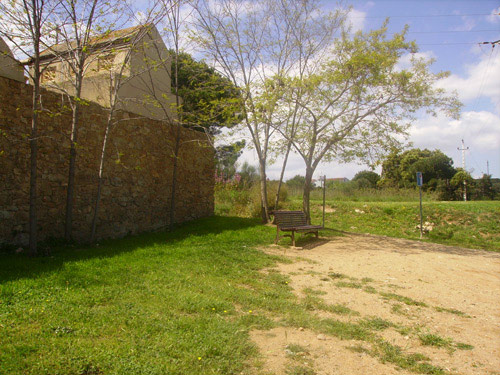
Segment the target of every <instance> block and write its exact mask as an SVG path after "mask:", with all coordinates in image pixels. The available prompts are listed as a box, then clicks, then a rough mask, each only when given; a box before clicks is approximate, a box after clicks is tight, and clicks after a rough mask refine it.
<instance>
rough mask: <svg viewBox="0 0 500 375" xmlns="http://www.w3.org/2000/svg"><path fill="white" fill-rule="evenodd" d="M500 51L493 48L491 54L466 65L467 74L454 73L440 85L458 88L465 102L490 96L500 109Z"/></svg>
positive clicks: (451, 88)
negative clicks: (463, 75) (462, 75)
mask: <svg viewBox="0 0 500 375" xmlns="http://www.w3.org/2000/svg"><path fill="white" fill-rule="evenodd" d="M499 82H500V53H499V52H498V49H497V50H492V51H491V55H490V54H488V55H483V56H481V61H480V62H479V63H477V64H475V65H469V66H467V67H466V76H465V77H460V76H458V75H456V74H452V75H451V76H450V77H448V78H445V79H442V80H441V81H440V82H438V86H439V87H443V88H446V89H448V90H456V91H457V93H458V95H459V98H460V100H462V101H463V102H466V103H467V102H469V104H474V102H475V101H476V100H477V99H478V98H480V97H488V98H490V100H491V101H492V103H493V104H494V105H496V106H497V110H499V111H500V84H499Z"/></svg>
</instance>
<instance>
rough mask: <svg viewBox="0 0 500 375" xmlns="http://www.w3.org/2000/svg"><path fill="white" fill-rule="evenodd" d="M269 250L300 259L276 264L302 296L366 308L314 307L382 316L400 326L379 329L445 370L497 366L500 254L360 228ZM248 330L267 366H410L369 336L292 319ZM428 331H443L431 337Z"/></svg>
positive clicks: (278, 370) (496, 370)
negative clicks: (378, 352) (341, 335)
mask: <svg viewBox="0 0 500 375" xmlns="http://www.w3.org/2000/svg"><path fill="white" fill-rule="evenodd" d="M265 251H266V252H269V253H272V254H279V255H285V256H287V257H290V258H292V259H293V260H294V261H293V262H292V263H290V264H280V265H279V266H278V270H279V271H280V272H281V273H283V274H286V275H288V276H289V277H290V283H289V285H290V286H291V287H292V288H293V291H294V293H296V294H297V296H298V297H299V298H304V297H305V296H306V294H307V293H311V290H312V291H313V293H314V295H315V296H317V297H320V298H321V299H322V300H323V301H324V302H325V303H327V304H331V305H338V304H341V305H344V306H346V307H348V308H350V309H352V310H354V311H355V312H358V313H359V315H358V314H350V315H349V314H348V315H335V314H333V313H331V312H326V311H322V310H317V311H314V314H317V315H318V316H320V317H325V318H326V317H328V318H333V319H337V320H340V321H344V322H359V321H360V320H362V319H367V318H374V317H376V318H380V319H383V320H384V321H387V322H390V323H392V324H393V326H392V327H388V328H386V329H382V330H380V331H377V334H378V335H380V336H381V337H383V339H385V340H386V341H387V342H389V343H391V344H393V345H397V346H399V347H400V348H401V349H402V350H403V351H404V352H405V353H408V354H411V353H421V354H423V355H425V356H427V357H428V358H429V363H431V364H432V365H434V366H439V367H440V368H442V369H444V370H445V371H446V372H447V373H450V374H488V375H491V374H500V254H498V253H491V252H485V251H480V250H470V249H463V248H457V247H450V246H444V245H437V244H428V243H422V242H417V241H409V240H402V239H394V238H387V237H380V236H371V235H353V234H349V235H346V236H344V237H336V238H334V239H332V240H329V241H327V240H321V239H320V240H317V241H313V240H311V242H310V243H309V245H307V246H305V247H304V248H286V249H285V248H282V247H272V248H268V249H266V250H265ZM429 335H433V336H429ZM251 337H252V339H253V340H254V342H255V343H256V344H257V345H258V347H259V349H260V352H261V354H262V356H263V360H264V362H265V364H264V369H265V372H266V373H270V374H277V375H279V374H294V373H297V374H301V373H302V374H309V373H310V374H313V373H314V374H368V373H371V374H407V373H409V372H408V371H407V370H402V369H398V368H397V366H396V365H394V364H392V363H382V361H381V359H380V358H377V357H376V356H373V355H372V354H370V344H369V343H367V342H363V341H353V340H340V339H338V338H335V337H331V336H328V335H323V334H318V332H313V331H311V330H307V329H303V328H289V327H288V328H286V327H279V328H274V329H272V330H267V331H252V332H251ZM425 337H427V338H432V337H434V338H436V337H437V338H438V339H437V341H434V345H424V342H423V341H422V338H425ZM439 339H441V340H439ZM463 344H467V345H463ZM294 345H295V346H294ZM353 347H354V348H356V347H357V348H358V350H352V348H353ZM297 348H299V349H297ZM349 348H351V349H349ZM360 348H361V349H362V350H359V349H360ZM363 348H364V349H366V350H364V349H363ZM294 369H295V370H294ZM307 369H309V370H310V371H311V372H309V373H308V372H307V371H306V370H307ZM309 370H308V371H309ZM294 371H295V372H294ZM301 371H302V372H301Z"/></svg>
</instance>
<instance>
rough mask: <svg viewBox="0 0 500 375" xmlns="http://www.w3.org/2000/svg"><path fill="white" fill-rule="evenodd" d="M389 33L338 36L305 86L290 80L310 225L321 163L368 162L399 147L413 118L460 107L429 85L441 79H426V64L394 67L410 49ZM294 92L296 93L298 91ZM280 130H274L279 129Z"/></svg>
mask: <svg viewBox="0 0 500 375" xmlns="http://www.w3.org/2000/svg"><path fill="white" fill-rule="evenodd" d="M386 33H387V27H386V25H383V27H382V28H380V29H379V30H375V31H371V32H369V33H363V32H358V33H356V34H355V35H354V36H353V37H351V36H350V35H349V34H348V33H343V34H342V36H341V37H340V38H339V39H338V40H337V41H336V43H335V44H334V46H333V48H332V49H331V50H330V54H329V55H328V59H327V60H325V61H324V62H323V64H322V65H321V67H320V69H319V70H318V71H315V72H313V73H312V74H309V75H308V76H307V77H305V78H304V79H300V80H299V79H297V78H296V77H293V76H292V77H290V78H289V79H288V81H287V84H286V86H288V87H290V90H289V91H288V92H286V93H285V95H284V98H286V100H287V101H293V102H297V103H298V104H299V105H300V107H301V108H302V109H303V110H304V116H303V118H302V121H301V123H300V124H298V128H297V131H296V134H295V137H294V138H293V139H292V138H291V137H288V136H287V134H286V133H285V132H283V131H280V132H281V134H282V135H283V136H284V137H286V138H289V139H290V140H291V141H292V142H293V146H294V148H295V150H296V152H297V153H298V154H299V155H300V156H301V157H302V159H303V160H304V162H305V165H306V174H305V178H306V181H305V185H304V196H303V210H304V212H305V213H306V215H307V217H310V211H309V206H310V203H309V197H310V192H311V189H312V177H313V174H314V171H315V170H316V167H317V166H318V164H319V163H320V162H321V161H323V160H326V161H331V160H342V161H351V160H354V159H359V160H363V161H365V162H368V163H370V162H372V163H373V161H374V160H376V159H379V158H380V157H381V156H382V155H383V154H385V153H387V152H389V151H390V150H392V149H394V148H396V147H398V146H400V145H401V140H400V139H398V138H397V136H398V135H405V134H406V132H407V129H408V127H409V125H410V123H411V120H412V119H413V114H414V113H415V112H416V111H417V110H419V109H421V108H426V109H427V110H428V111H429V112H431V113H433V110H435V109H436V108H441V109H443V110H444V111H446V113H448V114H450V115H456V114H457V113H458V108H459V102H458V100H457V99H456V98H455V96H447V95H446V94H445V91H444V89H437V88H435V85H434V84H435V82H436V81H437V80H438V79H440V78H442V77H445V76H446V75H447V74H446V73H442V72H441V73H437V74H434V73H432V72H430V71H429V66H430V65H431V63H432V62H433V61H432V60H426V59H423V58H417V57H412V59H411V65H410V67H409V68H406V69H401V68H400V67H399V66H398V65H397V64H398V61H399V60H400V58H401V57H402V56H403V54H404V53H406V52H414V51H415V50H416V46H415V44H414V43H412V42H407V41H406V40H405V38H406V29H405V30H403V32H401V33H399V34H398V33H397V34H394V35H393V37H392V38H390V39H389V38H387V36H386ZM296 88H301V90H297V89H296ZM278 130H280V129H279V128H278Z"/></svg>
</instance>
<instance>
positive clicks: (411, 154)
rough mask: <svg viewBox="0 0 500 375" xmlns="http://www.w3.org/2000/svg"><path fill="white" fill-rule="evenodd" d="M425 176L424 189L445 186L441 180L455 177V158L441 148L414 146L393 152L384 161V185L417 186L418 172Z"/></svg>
mask: <svg viewBox="0 0 500 375" xmlns="http://www.w3.org/2000/svg"><path fill="white" fill-rule="evenodd" d="M417 172H422V173H423V176H424V185H423V188H424V189H430V190H436V189H437V188H438V186H441V187H443V184H442V183H440V181H446V180H449V179H451V178H452V177H453V175H454V174H455V172H456V170H455V168H454V167H453V160H452V159H451V158H450V157H448V156H447V155H445V154H444V153H443V152H441V151H440V150H433V151H430V150H427V149H424V150H421V149H418V148H414V149H411V150H406V151H404V152H403V153H397V152H393V153H391V154H390V155H389V156H388V157H387V158H386V159H385V160H384V161H383V162H382V180H381V182H380V184H381V185H382V186H396V187H406V188H408V187H415V186H416V177H415V176H416V173H417Z"/></svg>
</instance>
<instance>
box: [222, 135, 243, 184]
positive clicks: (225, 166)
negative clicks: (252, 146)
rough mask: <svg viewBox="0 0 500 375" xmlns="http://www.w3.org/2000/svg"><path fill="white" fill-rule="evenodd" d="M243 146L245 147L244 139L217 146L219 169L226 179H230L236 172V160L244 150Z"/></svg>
mask: <svg viewBox="0 0 500 375" xmlns="http://www.w3.org/2000/svg"><path fill="white" fill-rule="evenodd" d="M243 148H245V141H244V140H241V141H237V142H234V143H232V144H229V145H222V146H218V147H216V148H215V159H216V164H217V170H218V173H219V174H222V176H223V177H224V179H230V178H232V177H233V176H234V174H235V173H236V161H237V160H238V158H239V157H240V155H241V153H242V152H243Z"/></svg>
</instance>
